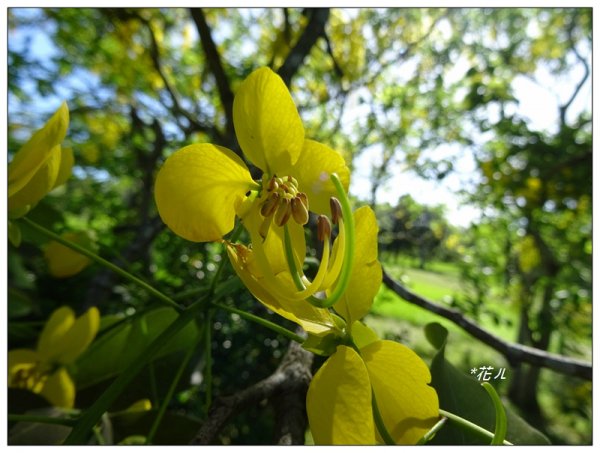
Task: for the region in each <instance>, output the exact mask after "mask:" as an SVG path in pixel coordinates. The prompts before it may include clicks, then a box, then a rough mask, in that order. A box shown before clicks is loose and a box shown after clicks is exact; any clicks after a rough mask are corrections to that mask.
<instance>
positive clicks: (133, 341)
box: [73, 307, 198, 389]
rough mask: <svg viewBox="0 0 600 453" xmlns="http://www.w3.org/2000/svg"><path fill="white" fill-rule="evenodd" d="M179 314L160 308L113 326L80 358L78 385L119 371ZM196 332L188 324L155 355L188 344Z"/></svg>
mask: <svg viewBox="0 0 600 453" xmlns="http://www.w3.org/2000/svg"><path fill="white" fill-rule="evenodd" d="M176 317H177V312H176V311H175V310H173V309H172V308H168V307H161V308H158V309H156V310H152V311H149V312H147V313H145V314H144V315H142V316H134V317H132V320H131V321H130V322H124V323H122V324H121V325H119V326H117V327H115V328H113V329H110V330H109V331H108V332H107V333H106V334H105V335H103V336H101V337H100V338H99V339H98V340H96V341H95V342H94V343H92V345H91V346H90V348H89V349H88V350H87V351H86V352H85V353H84V354H83V355H82V356H81V357H80V358H79V360H78V361H77V363H76V367H75V368H74V369H73V378H74V379H75V382H76V383H77V388H78V389H81V388H85V387H88V386H91V385H93V384H96V383H98V382H101V381H104V380H106V379H108V378H111V377H113V376H116V375H117V374H119V373H120V372H121V371H123V370H124V369H125V368H126V367H127V365H128V364H129V363H131V361H133V360H135V359H136V357H137V356H138V355H139V354H140V353H141V352H142V351H143V350H144V349H145V348H146V347H147V346H148V345H149V344H150V343H151V342H152V341H153V340H154V339H155V338H156V337H157V336H158V335H159V334H160V333H161V332H162V331H164V330H165V329H166V328H167V327H168V326H169V324H171V323H172V322H173V321H174V320H175V318H176ZM197 334H198V328H197V326H196V325H195V324H194V323H189V324H188V325H187V326H186V327H185V328H184V329H182V330H181V331H180V332H179V333H178V334H177V335H175V336H174V337H173V338H172V339H171V340H170V341H169V342H167V343H166V344H165V345H164V346H163V347H162V349H161V351H160V352H159V353H158V355H157V357H156V358H159V357H164V356H165V355H167V354H170V353H172V352H175V351H179V350H181V349H184V348H186V347H189V345H190V344H191V343H192V342H193V341H194V339H195V338H196V336H197Z"/></svg>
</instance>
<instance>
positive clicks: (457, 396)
mask: <svg viewBox="0 0 600 453" xmlns="http://www.w3.org/2000/svg"><path fill="white" fill-rule="evenodd" d="M425 335H426V336H427V339H428V340H429V342H430V343H431V344H432V345H433V346H434V347H435V348H436V349H438V351H437V353H436V355H435V356H434V358H433V360H432V362H431V367H430V370H431V377H432V380H431V385H432V386H433V387H434V388H435V389H436V391H437V393H438V397H439V401H440V408H441V409H444V410H446V411H448V412H452V413H454V414H456V415H459V416H460V417H463V418H465V419H467V420H469V421H471V422H473V423H475V424H477V425H479V426H481V427H482V428H485V429H487V430H488V431H491V432H494V429H495V426H496V423H495V408H494V404H493V402H492V400H491V399H490V397H489V395H488V393H487V392H486V391H485V389H484V388H483V387H482V386H481V384H480V383H479V381H477V380H476V379H474V378H473V377H471V376H469V375H466V374H464V373H462V372H461V371H459V370H457V369H456V368H455V367H454V366H453V365H452V364H450V363H449V362H447V361H446V359H445V358H444V351H445V348H446V339H447V337H448V331H447V330H446V328H444V327H443V326H442V325H441V324H438V323H431V324H428V325H427V326H426V327H425ZM506 417H507V425H508V427H507V432H506V440H507V441H509V442H511V443H513V444H515V445H542V444H543V445H548V444H550V442H549V440H548V439H547V438H546V436H544V435H543V434H542V433H540V432H539V431H538V430H536V429H535V428H533V427H531V426H530V425H529V424H527V422H525V420H523V419H522V418H521V417H519V416H518V415H517V414H516V413H515V412H513V411H512V410H510V409H509V408H506ZM489 443H490V440H489V439H487V438H485V437H483V436H480V435H478V434H476V433H473V432H471V431H466V430H464V429H462V428H461V427H460V426H457V425H456V424H454V423H446V426H444V427H443V428H442V429H441V430H440V431H439V432H438V433H437V435H436V436H435V437H434V438H433V439H432V441H431V442H430V444H435V445H486V444H489Z"/></svg>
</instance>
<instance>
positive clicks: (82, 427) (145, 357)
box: [64, 299, 204, 445]
mask: <svg viewBox="0 0 600 453" xmlns="http://www.w3.org/2000/svg"><path fill="white" fill-rule="evenodd" d="M203 306H204V299H203V300H200V301H198V302H196V303H194V304H193V305H190V306H189V307H188V308H186V309H185V310H183V312H182V313H181V314H180V315H179V317H177V319H175V320H174V321H173V322H172V323H171V324H170V325H169V327H167V328H166V329H165V330H164V331H163V332H162V333H161V334H160V335H159V336H158V337H156V339H155V340H154V341H153V342H152V343H150V344H149V345H148V346H147V347H146V349H144V351H142V353H141V354H139V355H138V357H137V358H136V359H135V360H133V361H132V362H131V363H130V364H129V366H128V367H127V368H126V369H125V370H124V371H123V373H121V374H120V375H119V377H117V378H116V379H115V380H114V381H113V383H112V384H111V385H110V386H109V387H108V388H107V389H106V390H105V391H104V392H103V393H102V395H100V397H98V399H97V400H96V401H95V402H94V403H93V404H92V405H91V406H90V407H89V408H88V409H87V410H86V411H85V413H84V414H83V415H82V416H81V418H80V419H79V421H78V422H77V424H76V425H75V427H74V428H73V431H71V433H70V434H69V436H68V437H67V438H66V439H65V442H64V443H65V445H81V444H84V443H85V442H86V441H87V436H88V433H89V432H90V430H91V429H92V428H93V427H94V425H95V424H96V423H97V422H98V420H100V417H102V414H104V413H105V412H106V411H107V410H108V408H109V407H110V406H111V404H112V403H113V402H114V401H115V400H116V399H117V397H118V396H119V395H120V394H121V393H122V392H123V391H124V390H125V388H126V387H127V385H129V384H130V383H131V381H132V380H133V378H134V377H135V376H136V375H137V374H138V373H139V372H140V371H141V370H142V368H143V367H144V365H146V363H148V362H149V361H150V360H152V359H153V358H154V357H155V356H156V355H157V354H158V353H159V352H160V350H161V349H162V347H163V346H164V345H165V344H166V343H167V342H168V341H169V340H170V339H171V338H172V337H173V336H175V335H176V334H177V333H179V332H180V331H181V330H182V329H183V328H184V327H185V326H186V325H187V324H188V323H189V322H190V321H191V320H192V319H194V317H195V316H196V312H197V311H198V310H199V309H200V308H202V307H203Z"/></svg>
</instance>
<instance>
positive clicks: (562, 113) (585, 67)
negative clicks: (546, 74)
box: [559, 21, 590, 126]
mask: <svg viewBox="0 0 600 453" xmlns="http://www.w3.org/2000/svg"><path fill="white" fill-rule="evenodd" d="M574 26H575V25H574V21H573V22H572V25H571V27H570V28H569V41H570V42H571V48H572V50H573V53H574V54H575V57H576V58H577V60H579V62H580V63H581V64H582V65H583V70H584V73H583V76H582V77H581V80H580V81H579V83H578V84H577V86H576V87H575V90H574V91H573V93H572V94H571V97H570V98H569V100H568V101H567V102H566V103H565V104H564V105H561V106H560V107H559V112H560V124H561V125H562V126H564V125H565V124H566V116H567V110H568V109H569V107H570V106H571V104H572V103H573V101H574V100H575V98H576V97H577V95H578V94H579V92H580V91H581V89H582V88H583V85H584V84H585V82H586V80H587V79H588V77H589V76H590V66H589V64H588V62H587V61H586V59H585V58H583V57H582V56H581V54H580V53H579V52H578V51H577V43H575V42H574V41H573V28H574Z"/></svg>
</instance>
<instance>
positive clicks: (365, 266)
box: [334, 206, 382, 324]
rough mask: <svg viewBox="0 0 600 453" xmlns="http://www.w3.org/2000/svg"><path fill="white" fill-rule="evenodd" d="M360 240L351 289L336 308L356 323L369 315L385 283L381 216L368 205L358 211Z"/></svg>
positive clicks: (357, 219)
mask: <svg viewBox="0 0 600 453" xmlns="http://www.w3.org/2000/svg"><path fill="white" fill-rule="evenodd" d="M354 226H355V231H356V241H355V248H354V250H355V251H354V266H353V268H352V274H351V275H350V283H349V285H348V289H347V290H346V292H345V293H344V295H343V296H342V298H341V299H340V301H339V302H338V303H336V304H335V305H334V308H335V310H336V311H337V312H338V313H339V314H340V315H341V316H342V317H343V318H344V319H345V320H346V322H347V323H348V324H352V323H353V322H354V321H356V320H357V319H360V318H362V317H363V316H364V315H366V314H367V313H368V312H369V310H370V308H371V305H372V304H373V299H374V298H375V295H376V294H377V291H378V290H379V287H380V286H381V276H382V272H381V264H380V263H379V261H377V232H378V231H379V227H378V226H377V219H376V218H375V213H374V212H373V210H372V209H371V208H369V207H368V206H362V207H360V208H359V209H357V210H356V211H355V212H354Z"/></svg>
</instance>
